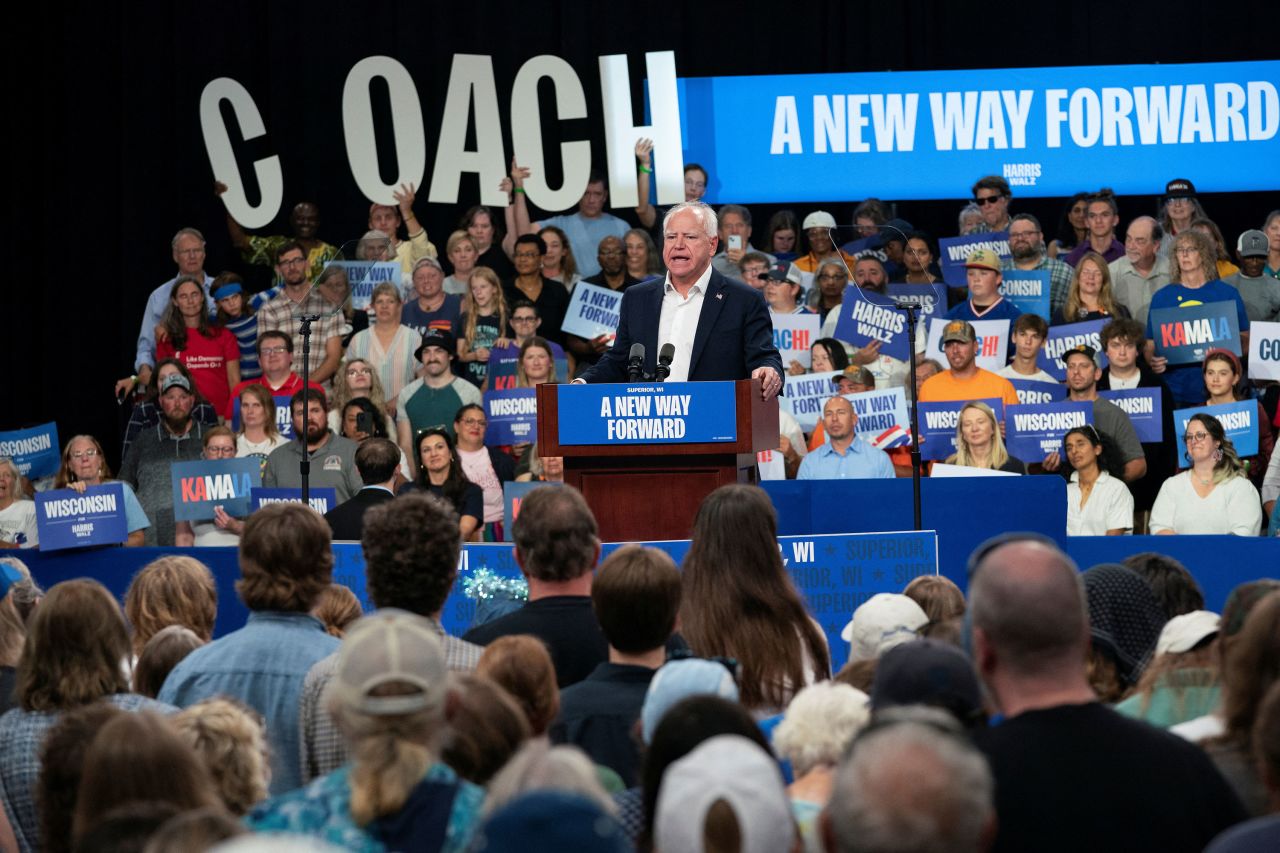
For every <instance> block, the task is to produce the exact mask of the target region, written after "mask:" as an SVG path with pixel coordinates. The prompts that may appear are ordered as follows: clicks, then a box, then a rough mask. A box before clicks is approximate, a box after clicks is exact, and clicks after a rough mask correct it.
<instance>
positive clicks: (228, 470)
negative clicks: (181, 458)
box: [170, 457, 262, 521]
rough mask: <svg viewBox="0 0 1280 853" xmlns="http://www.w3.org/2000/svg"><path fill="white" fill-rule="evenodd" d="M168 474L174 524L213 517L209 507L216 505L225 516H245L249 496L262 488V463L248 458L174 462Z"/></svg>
mask: <svg viewBox="0 0 1280 853" xmlns="http://www.w3.org/2000/svg"><path fill="white" fill-rule="evenodd" d="M170 471H171V472H172V473H171V476H172V478H173V517H174V519H175V520H177V521H200V520H202V519H207V518H213V508H214V507H218V506H220V507H222V508H223V509H224V510H225V511H226V513H227V515H231V516H237V517H240V516H245V515H248V514H249V493H250V491H251V490H252V489H254V488H255V487H256V486H260V485H262V463H261V462H259V461H258V460H257V459H254V458H250V457H245V458H243V459H217V460H212V461H209V460H200V461H198V462H175V463H174V464H173V465H172V466H171V468H170Z"/></svg>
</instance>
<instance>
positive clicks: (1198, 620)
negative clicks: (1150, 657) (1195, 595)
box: [1156, 610, 1220, 655]
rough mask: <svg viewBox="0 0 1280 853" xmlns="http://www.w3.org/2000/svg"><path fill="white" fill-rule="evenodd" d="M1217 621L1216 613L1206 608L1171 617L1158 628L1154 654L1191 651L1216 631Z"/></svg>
mask: <svg viewBox="0 0 1280 853" xmlns="http://www.w3.org/2000/svg"><path fill="white" fill-rule="evenodd" d="M1219 621H1220V620H1219V618H1218V614H1217V613H1212V612H1210V611H1208V610H1193V611H1191V612H1190V613H1183V614H1181V615H1179V616H1175V617H1173V618H1172V619H1170V620H1169V621H1168V622H1166V623H1164V627H1163V628H1161V629H1160V637H1159V638H1158V639H1157V640H1156V654H1157V655H1163V654H1165V653H1168V652H1172V653H1174V654H1181V653H1182V652H1189V651H1191V650H1192V649H1194V648H1195V647H1196V646H1197V645H1198V644H1199V643H1200V641H1201V640H1203V639H1205V638H1206V637H1211V636H1213V635H1214V634H1216V633H1218V625H1219Z"/></svg>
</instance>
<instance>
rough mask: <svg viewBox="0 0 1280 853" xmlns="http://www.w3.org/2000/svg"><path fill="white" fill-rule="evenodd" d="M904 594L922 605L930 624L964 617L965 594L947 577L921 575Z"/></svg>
mask: <svg viewBox="0 0 1280 853" xmlns="http://www.w3.org/2000/svg"><path fill="white" fill-rule="evenodd" d="M902 594H903V595H905V596H906V597H907V598H909V599H911V600H912V601H914V602H915V603H916V604H918V605H920V609H921V610H923V611H924V615H925V616H928V617H929V621H930V622H943V621H945V620H947V619H953V618H955V617H957V616H963V615H964V607H965V606H964V593H963V592H961V591H960V587H958V586H956V584H955V581H953V580H951V578H949V577H947V576H946V575H920V576H919V577H917V578H914V579H912V581H911V582H910V583H908V584H907V586H906V588H905V589H903V590H902Z"/></svg>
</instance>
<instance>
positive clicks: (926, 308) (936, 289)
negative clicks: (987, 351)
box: [884, 282, 947, 360]
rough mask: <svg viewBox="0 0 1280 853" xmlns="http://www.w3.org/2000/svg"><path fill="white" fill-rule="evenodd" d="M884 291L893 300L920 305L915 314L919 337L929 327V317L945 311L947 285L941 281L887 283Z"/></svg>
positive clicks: (922, 335)
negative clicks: (928, 282)
mask: <svg viewBox="0 0 1280 853" xmlns="http://www.w3.org/2000/svg"><path fill="white" fill-rule="evenodd" d="M884 292H885V294H886V295H887V296H888V297H889V298H890V299H892V300H893V301H894V302H899V303H901V302H914V303H916V304H917V305H919V306H920V311H919V312H918V313H917V314H916V322H917V326H916V334H917V335H919V336H920V337H924V330H925V329H927V328H928V327H929V321H930V320H931V319H933V318H934V317H941V316H942V315H943V314H946V313H947V286H946V285H945V284H943V283H942V282H934V283H933V284H902V283H898V284H887V285H885V288H884ZM903 359H904V360H905V359H906V357H905V356H904V357H903Z"/></svg>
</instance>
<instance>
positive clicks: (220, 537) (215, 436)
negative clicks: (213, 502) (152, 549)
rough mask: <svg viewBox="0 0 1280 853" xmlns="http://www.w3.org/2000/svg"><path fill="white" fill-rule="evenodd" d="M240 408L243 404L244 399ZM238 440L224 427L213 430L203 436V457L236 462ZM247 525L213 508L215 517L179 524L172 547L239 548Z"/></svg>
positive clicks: (207, 431)
mask: <svg viewBox="0 0 1280 853" xmlns="http://www.w3.org/2000/svg"><path fill="white" fill-rule="evenodd" d="M241 405H244V402H243V400H242V401H241ZM235 456H236V437H235V435H234V434H233V433H232V432H231V430H229V429H227V428H226V427H224V426H216V427H210V428H209V429H207V430H205V433H204V458H205V459H207V460H209V461H211V462H213V461H217V460H219V459H234V458H235ZM243 529H244V522H243V521H241V520H240V519H238V518H232V517H231V516H229V515H227V513H226V512H224V511H223V509H222V507H220V506H218V507H214V509H213V518H212V519H206V520H204V521H179V522H177V523H176V524H174V526H173V544H175V545H177V546H178V547H179V548H190V547H191V546H192V545H194V546H196V547H197V548H207V547H211V546H214V545H239V544H240V531H242V530H243Z"/></svg>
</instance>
